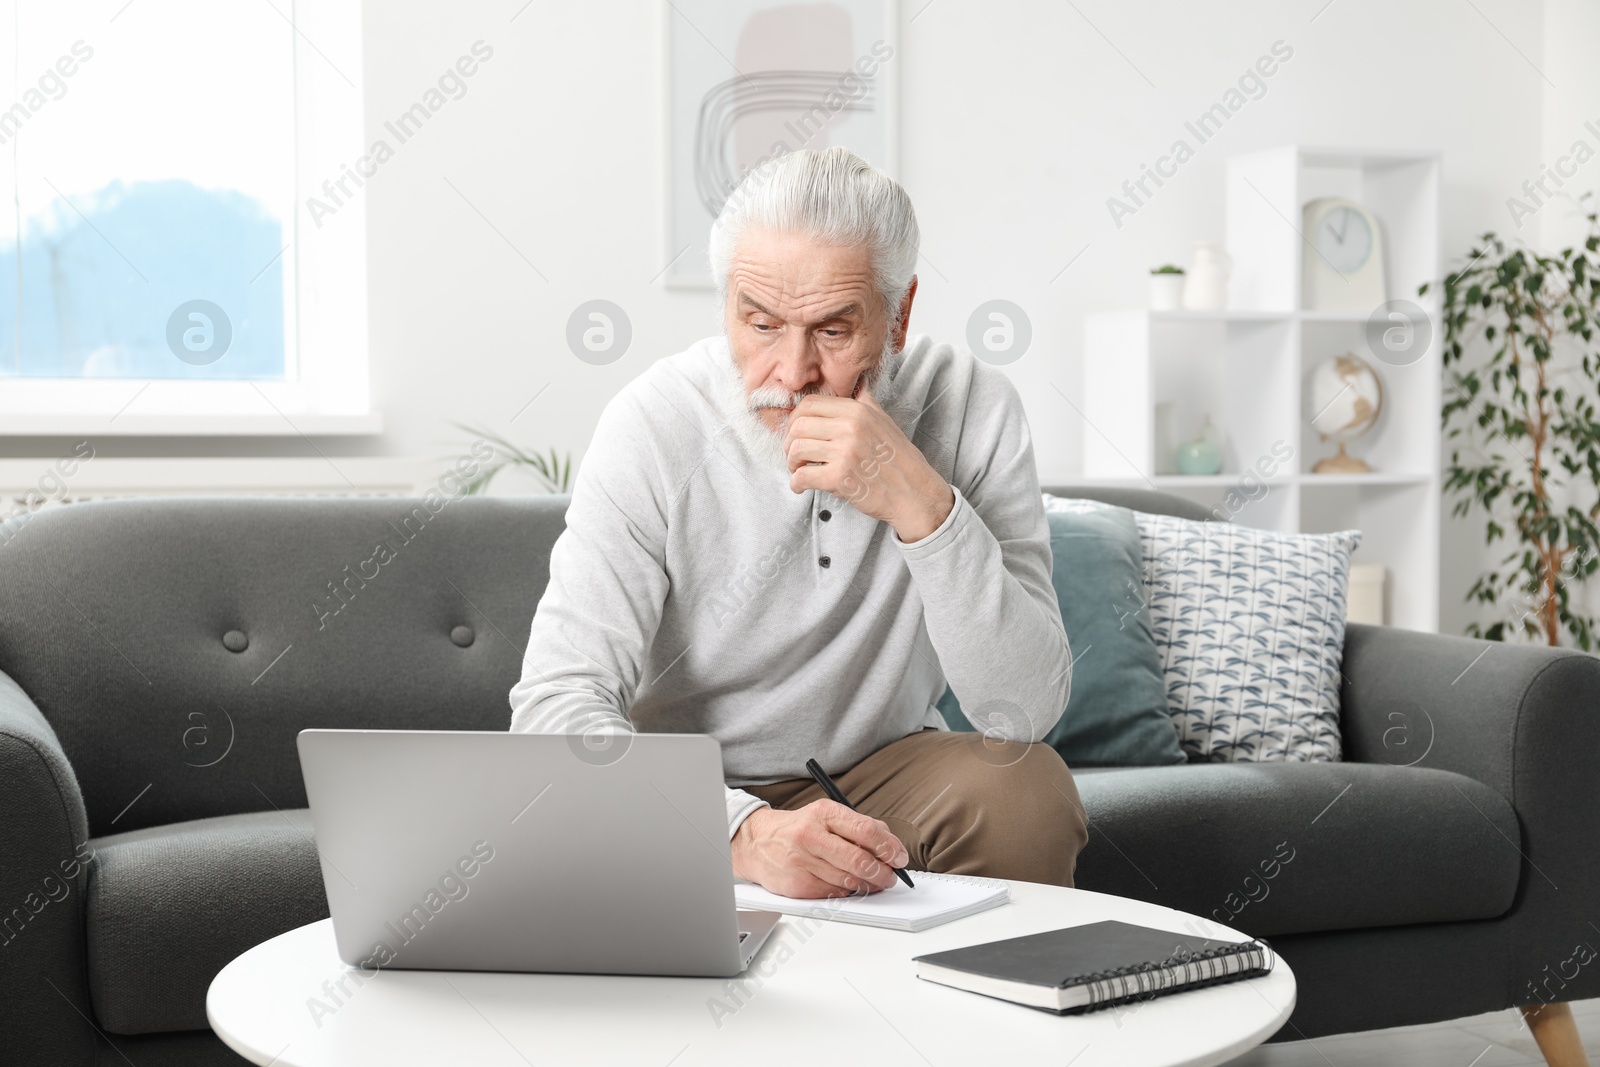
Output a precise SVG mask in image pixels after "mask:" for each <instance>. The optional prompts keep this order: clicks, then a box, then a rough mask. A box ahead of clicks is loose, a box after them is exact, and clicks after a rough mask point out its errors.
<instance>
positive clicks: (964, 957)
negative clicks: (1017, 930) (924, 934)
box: [915, 922, 1272, 1014]
mask: <svg viewBox="0 0 1600 1067" xmlns="http://www.w3.org/2000/svg"><path fill="white" fill-rule="evenodd" d="M915 962H916V964H917V977H918V978H925V979H927V980H928V981H930V982H938V983H940V984H941V985H948V986H955V987H956V988H957V989H966V990H970V991H971V992H973V993H982V994H983V995H985V996H990V997H998V998H1000V999H1001V1000H1009V1001H1013V1002H1015V1003H1017V1004H1026V1005H1027V1006H1029V1007H1032V1008H1042V1009H1044V1010H1045V1011H1053V1012H1056V1013H1058V1014H1065V1013H1067V1012H1083V1011H1093V1010H1094V1009H1096V1008H1104V1007H1108V1006H1110V1005H1112V1004H1120V1003H1123V1002H1125V1001H1130V1000H1148V999H1150V998H1151V997H1158V996H1161V995H1162V994H1165V993H1177V992H1181V991H1182V990H1185V989H1196V988H1199V987H1201V986H1208V985H1218V984H1220V983H1222V982H1235V981H1238V980H1239V979H1241V978H1253V977H1255V976H1256V975H1261V974H1266V973H1267V972H1268V971H1270V970H1271V969H1272V950H1271V949H1270V948H1269V947H1268V946H1267V944H1266V943H1265V942H1264V941H1259V940H1257V941H1239V942H1234V941H1213V940H1211V939H1210V938H1205V937H1199V936H1197V935H1194V934H1175V933H1172V932H1170V931H1167V930H1152V929H1150V928H1149V927H1145V926H1134V925H1133V924H1131V923H1120V922H1098V923H1089V924H1088V925H1087V926H1069V927H1067V928H1066V929H1064V930H1050V931H1048V932H1046V933H1042V934H1029V935H1028V936H1026V937H1013V938H1008V939H1007V940H1005V941H990V942H988V943H986V944H982V945H970V946H968V947H967V948H955V949H950V950H949V951H946V952H934V953H931V954H930V955H927V956H918V957H917V958H916V961H915Z"/></svg>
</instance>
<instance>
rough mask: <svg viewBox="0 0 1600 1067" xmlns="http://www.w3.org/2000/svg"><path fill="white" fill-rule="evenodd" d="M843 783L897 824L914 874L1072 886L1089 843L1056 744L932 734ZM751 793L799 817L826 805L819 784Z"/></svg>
mask: <svg viewBox="0 0 1600 1067" xmlns="http://www.w3.org/2000/svg"><path fill="white" fill-rule="evenodd" d="M833 780H834V782H835V783H836V784H837V785H838V786H839V788H840V790H842V791H843V792H844V795H845V796H847V797H849V798H850V802H851V803H852V804H854V805H855V806H856V809H857V810H858V811H860V812H862V813H863V814H866V815H870V816H872V817H873V818H875V819H882V820H883V821H884V822H885V823H886V824H888V827H889V829H890V830H892V831H893V832H894V833H895V835H896V836H897V837H899V838H900V841H901V843H902V844H904V845H905V846H906V851H907V852H909V853H911V861H910V864H909V866H910V867H911V868H912V869H914V870H923V871H937V872H939V873H942V874H976V875H983V876H986V877H990V878H1015V879H1019V880H1021V881H1025V882H1044V883H1047V884H1050V885H1064V886H1070V885H1072V872H1073V869H1074V867H1076V865H1077V860H1078V853H1079V851H1081V850H1082V849H1083V846H1084V844H1085V843H1086V842H1087V841H1088V839H1089V837H1088V830H1087V829H1086V823H1085V816H1084V812H1083V802H1082V801H1081V800H1079V799H1078V787H1077V785H1076V784H1074V782H1073V780H1072V772H1071V771H1069V770H1067V765H1066V764H1065V763H1063V762H1062V761H1061V757H1060V756H1059V755H1057V754H1056V751H1055V750H1054V749H1052V748H1051V747H1050V746H1049V745H1044V744H1034V745H1028V744H1021V743H1019V742H1013V741H997V740H991V739H988V738H985V737H984V736H983V735H982V734H976V733H949V732H946V731H943V730H932V729H925V730H922V731H920V732H918V733H914V734H911V735H910V736H908V737H903V738H901V739H900V740H898V741H896V742H894V743H893V744H890V745H886V746H885V747H883V748H881V749H879V750H878V751H877V752H874V753H873V754H872V755H870V756H868V757H867V758H866V759H864V760H862V761H861V762H860V763H858V764H856V765H855V766H854V767H851V768H850V769H849V770H848V771H845V772H844V773H843V774H835V775H834V776H833ZM743 788H744V789H745V791H746V792H749V793H752V794H754V795H755V796H758V797H760V798H761V799H762V800H765V801H766V802H767V803H769V804H771V805H772V806H773V807H775V808H781V809H784V810H791V811H792V810H793V809H795V808H802V807H804V806H806V805H807V804H809V803H811V802H812V801H813V800H820V799H821V798H822V796H823V793H822V789H821V787H819V786H818V785H817V784H816V783H815V782H813V781H812V780H811V779H810V778H798V779H790V780H788V781H783V782H774V783H772V784H771V785H755V786H744V787H743Z"/></svg>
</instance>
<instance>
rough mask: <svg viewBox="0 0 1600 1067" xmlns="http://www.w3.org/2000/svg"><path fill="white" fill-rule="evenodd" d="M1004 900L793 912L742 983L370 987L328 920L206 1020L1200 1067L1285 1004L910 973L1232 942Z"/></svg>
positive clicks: (1234, 993) (374, 1031) (440, 975)
mask: <svg viewBox="0 0 1600 1067" xmlns="http://www.w3.org/2000/svg"><path fill="white" fill-rule="evenodd" d="M1011 896H1012V903H1011V904H1009V905H1005V906H1003V907H1000V908H996V909H994V910H992V911H987V912H984V913H982V914H980V915H974V916H971V917H969V918H966V919H960V920H957V921H955V922H952V923H946V924H945V925H943V926H940V927H936V928H935V929H932V930H926V931H923V932H922V933H919V934H908V933H902V932H899V931H893V930H875V929H871V928H869V927H863V926H851V925H848V924H845V923H836V922H814V921H807V920H800V919H795V918H790V917H785V919H784V920H783V922H782V923H780V924H779V927H778V929H776V930H774V931H773V933H772V936H771V937H770V938H769V939H768V941H767V943H766V945H764V946H763V947H762V950H761V953H760V954H759V955H758V956H757V957H756V959H755V961H754V962H753V963H752V964H751V966H750V969H749V970H747V971H746V972H745V973H744V974H743V975H742V976H740V977H739V978H736V979H720V978H640V977H617V976H609V975H564V974H504V973H487V972H469V971H400V970H393V971H381V972H379V973H378V974H377V975H376V976H375V977H372V978H367V979H366V980H365V981H364V982H361V981H358V976H360V975H361V972H359V971H356V970H355V969H354V968H350V967H347V966H345V965H344V964H343V963H342V962H340V960H339V957H338V955H337V953H336V952H335V949H334V940H333V925H332V921H331V920H323V921H322V922H317V923H312V924H310V925H309V926H302V927H300V928H299V929H297V930H290V931H289V932H288V933H285V934H280V935H279V936H277V937H275V938H273V939H272V940H270V941H266V942H264V943H262V944H260V945H257V946H256V947H255V948H252V949H250V950H249V951H248V952H246V953H244V954H243V955H241V956H240V957H239V958H238V959H236V960H234V961H233V962H232V963H230V964H228V965H227V966H226V967H224V968H223V969H222V971H221V972H220V973H219V974H218V975H217V977H216V978H215V979H214V980H213V981H212V983H211V988H210V991H209V992H208V994H207V996H206V1016H207V1018H208V1019H209V1020H210V1022H211V1027H212V1029H213V1030H215V1031H216V1032H217V1034H218V1035H219V1036H220V1037H221V1038H222V1040H223V1041H225V1042H227V1044H228V1045H229V1046H230V1047H231V1048H233V1049H234V1050H235V1051H236V1052H238V1053H239V1054H240V1055H242V1056H244V1057H245V1058H246V1059H248V1060H250V1061H251V1062H252V1063H256V1064H262V1065H266V1064H271V1065H274V1067H334V1065H337V1067H367V1065H372V1067H376V1065H380V1064H381V1065H384V1067H391V1065H406V1064H418V1065H421V1064H426V1065H429V1067H434V1065H437V1064H455V1063H470V1064H473V1065H475V1067H499V1065H506V1067H526V1065H528V1064H546V1063H560V1064H591V1063H592V1064H640V1065H643V1067H669V1065H670V1067H692V1065H696V1064H738V1065H740V1067H767V1065H771V1064H800V1065H804V1067H816V1065H817V1064H821V1063H837V1062H843V1061H848V1062H851V1063H882V1064H901V1063H905V1064H922V1063H927V1064H936V1065H944V1064H951V1065H957V1064H960V1065H968V1064H974V1063H1001V1064H1007V1065H1008V1067H1009V1065H1023V1064H1032V1063H1040V1064H1053V1065H1055V1067H1063V1065H1070V1067H1098V1065H1116V1067H1156V1065H1172V1067H1176V1065H1179V1064H1187V1065H1195V1067H1200V1065H1205V1064H1217V1063H1225V1062H1227V1061H1228V1060H1230V1059H1232V1058H1234V1057H1235V1056H1238V1055H1239V1054H1241V1053H1243V1052H1244V1051H1246V1050H1247V1049H1250V1048H1252V1047H1254V1046H1255V1045H1257V1044H1260V1043H1261V1042H1262V1041H1264V1040H1265V1039H1266V1038H1268V1037H1270V1036H1271V1035H1272V1033H1273V1032H1274V1031H1276V1030H1277V1029H1278V1027H1280V1026H1281V1025H1282V1024H1283V1022H1284V1020H1286V1019H1287V1018H1288V1017H1289V1013H1290V1012H1291V1011H1293V1009H1294V1004H1295V982H1294V975H1293V973H1292V972H1291V971H1290V970H1289V967H1288V965H1286V964H1285V963H1284V962H1283V961H1282V960H1281V959H1280V960H1277V961H1276V965H1275V967H1274V969H1273V971H1272V973H1271V974H1269V975H1266V976H1263V977H1260V978H1252V979H1249V980H1247V981H1243V982H1234V983H1231V984H1229V985H1221V986H1212V987H1210V988H1206V989H1198V990H1193V991H1190V992H1187V993H1181V994H1176V995H1172V996H1166V997H1161V998H1159V999H1156V1000H1151V1001H1145V1002H1140V1003H1134V1004H1128V1005H1124V1006H1121V1007H1119V1008H1112V1009H1106V1010H1102V1011H1099V1012H1093V1013H1089V1014H1085V1015H1064V1016H1063V1015H1053V1014H1049V1013H1047V1012H1042V1011H1037V1010H1035V1009H1032V1008H1025V1007H1022V1006H1020V1005H1016V1004H1011V1003H1008V1002H1006V1001H1000V1000H994V999H991V998H989V997H983V996H978V995H977V994H974V993H968V992H965V991H963V990H959V989H951V988H949V987H946V986H941V985H935V984H934V983H932V982H925V981H922V980H921V979H919V978H917V977H916V976H915V974H914V970H915V966H914V964H912V962H911V958H912V957H913V956H917V955H921V954H922V953H925V952H936V951H938V950H940V949H946V948H957V947H960V946H963V945H972V944H977V943H980V942H983V941H993V940H996V939H999V938H1004V937H1016V936H1019V935H1021V934H1031V933H1038V932H1041V931H1044V930H1053V929H1056V928H1059V927H1062V926H1076V925H1080V924H1083V923H1089V922H1097V921H1099V920H1102V919H1120V920H1122V921H1124V922H1133V923H1142V924H1143V925H1145V926H1151V927H1156V928H1160V929H1166V930H1172V931H1175V932H1180V933H1191V934H1198V935H1200V936H1206V937H1214V938H1217V939H1219V940H1234V941H1237V940H1240V939H1241V938H1240V935H1239V934H1238V933H1236V932H1234V931H1231V930H1228V929H1227V928H1226V927H1222V926H1219V925H1217V924H1216V923H1213V922H1210V921H1208V920H1205V919H1201V918H1198V917H1196V916H1192V915H1186V914H1185V913H1183V912H1179V911H1173V910H1171V909H1169V908H1162V907H1158V906H1156V905H1153V904H1145V903H1142V902H1140V901H1135V900H1126V899H1123V898H1121V897H1112V896H1106V895H1104V894H1101V893H1089V892H1085V891H1082V890H1074V889H1061V888H1058V887H1055V886H1045V885H1036V884H1033V883H1031V882H1012V883H1011ZM341 980H342V988H341Z"/></svg>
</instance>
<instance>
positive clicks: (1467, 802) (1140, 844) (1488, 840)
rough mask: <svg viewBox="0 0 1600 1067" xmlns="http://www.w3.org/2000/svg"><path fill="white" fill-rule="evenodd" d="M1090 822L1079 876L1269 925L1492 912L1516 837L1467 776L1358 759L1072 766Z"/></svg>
mask: <svg viewBox="0 0 1600 1067" xmlns="http://www.w3.org/2000/svg"><path fill="white" fill-rule="evenodd" d="M1075 777H1076V779H1077V784H1078V792H1079V795H1080V796H1081V797H1082V798H1083V804H1084V808H1085V810H1086V813H1087V815H1088V820H1089V845H1088V847H1087V848H1085V849H1084V851H1083V853H1082V854H1081V855H1080V856H1079V857H1078V868H1077V886H1078V888H1080V889H1091V890H1094V891H1096V892H1100V893H1113V894H1116V895H1117V896H1125V897H1134V898H1137V899H1139V900H1147V901H1150V902H1152V903H1156V904H1164V905H1166V906H1167V907H1171V908H1177V909H1179V910H1181V911H1187V912H1192V913H1194V914H1196V915H1202V916H1205V917H1207V918H1209V919H1212V920H1215V921H1217V922H1222V923H1225V924H1227V925H1229V926H1232V927H1235V928H1236V929H1238V930H1241V931H1243V932H1245V933H1248V934H1251V935H1254V936H1258V937H1270V936H1273V935H1275V934H1283V933H1315V932H1318V931H1324V930H1348V929H1356V928H1361V927H1381V926H1404V925H1408V924H1411V923H1433V922H1451V921H1456V920H1470V919H1491V918H1495V917H1497V916H1500V915H1503V914H1505V913H1506V911H1507V910H1509V909H1510V907H1511V903H1512V898H1513V897H1514V896H1515V894H1516V890H1517V881H1518V877H1519V872H1520V870H1521V851H1520V850H1521V848H1522V838H1521V834H1520V832H1519V830H1518V827H1517V820H1516V816H1515V814H1514V813H1513V812H1512V809H1511V806H1510V804H1508V803H1507V802H1506V800H1505V798H1503V797H1502V796H1501V795H1500V794H1499V793H1497V792H1495V791H1494V790H1493V789H1490V788H1489V787H1488V786H1486V785H1484V784H1482V783H1481V782H1477V781H1475V780H1473V779H1471V778H1467V777H1465V776H1463V775H1459V774H1453V773H1451V772H1448V771H1439V770H1429V769H1425V768H1421V767H1392V766H1380V765H1375V764H1359V763H1216V764H1188V765H1184V766H1177V767H1133V768H1126V769H1122V768H1118V769H1111V768H1103V769H1085V770H1081V771H1077V772H1075Z"/></svg>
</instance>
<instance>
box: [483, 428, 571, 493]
mask: <svg viewBox="0 0 1600 1067" xmlns="http://www.w3.org/2000/svg"><path fill="white" fill-rule="evenodd" d="M455 425H456V427H457V428H458V429H462V430H465V431H466V432H468V433H470V434H472V435H473V436H474V437H476V438H479V439H480V440H484V441H487V442H489V443H490V444H491V445H493V446H494V447H495V452H496V454H497V456H498V458H497V459H496V461H495V462H493V463H490V464H489V465H488V466H486V467H484V468H483V470H482V471H480V472H479V473H478V476H477V477H476V478H473V479H472V481H470V482H468V483H467V493H468V494H469V495H470V494H475V493H483V492H486V491H487V490H488V488H489V483H490V482H491V481H493V480H494V476H495V475H497V474H499V473H500V472H501V471H503V470H505V469H507V468H508V467H521V468H524V469H525V470H527V471H528V472H529V473H530V474H532V475H533V476H534V477H535V478H537V479H538V480H539V483H540V484H541V485H543V486H544V489H545V492H547V493H570V492H571V491H572V453H570V452H569V453H567V456H566V458H565V459H564V460H563V459H562V457H561V456H559V455H558V454H557V453H556V450H555V449H554V448H552V449H551V450H550V454H549V455H548V456H541V455H539V454H538V453H537V452H525V451H523V450H522V448H520V447H519V446H517V445H514V444H512V443H511V442H510V441H507V440H506V439H505V438H503V437H500V436H498V435H496V434H492V433H490V432H489V431H487V430H477V429H474V428H472V427H471V426H463V425H462V424H461V423H459V422H458V423H456V424H455Z"/></svg>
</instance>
